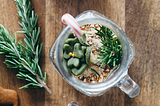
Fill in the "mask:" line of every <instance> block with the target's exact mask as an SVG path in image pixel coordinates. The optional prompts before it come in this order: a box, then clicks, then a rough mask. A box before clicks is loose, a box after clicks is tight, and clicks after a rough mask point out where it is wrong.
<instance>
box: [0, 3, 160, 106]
mask: <svg viewBox="0 0 160 106" xmlns="http://www.w3.org/2000/svg"><path fill="white" fill-rule="evenodd" d="M31 2H32V5H33V6H34V9H35V13H37V14H38V16H39V19H38V26H40V27H41V35H40V36H41V37H40V38H41V41H42V42H43V43H44V48H43V53H42V59H41V61H40V62H41V63H40V64H41V67H42V70H43V72H44V71H47V85H48V86H49V88H50V89H51V90H52V91H53V93H52V94H51V95H49V94H48V93H47V92H46V91H45V90H44V89H22V90H19V89H18V88H19V87H20V86H23V85H24V84H26V82H25V81H22V80H19V79H17V78H16V73H17V70H13V69H8V68H7V67H6V65H5V64H3V61H4V56H2V55H1V56H0V67H1V71H0V86H2V87H4V88H10V89H14V90H16V91H17V92H18V95H19V106H67V104H68V103H69V102H71V101H74V102H77V103H78V104H79V105H80V106H159V105H160V90H159V88H160V71H159V70H160V61H159V58H160V49H159V48H160V45H159V43H160V21H159V19H160V6H159V5H160V1H159V0H132V1H131V0H92V1H90V0H31ZM0 4H1V5H0V13H1V16H0V24H3V25H4V26H5V27H6V28H7V29H8V30H9V31H11V30H12V31H13V32H15V31H17V30H21V28H20V26H19V25H18V21H20V20H19V19H18V17H17V16H16V14H17V11H16V6H15V2H14V1H13V0H0ZM85 10H95V11H98V12H100V13H102V14H104V15H105V16H107V17H109V18H110V19H111V20H112V21H114V22H115V23H116V24H118V25H119V26H120V27H121V28H122V29H123V30H125V32H126V34H127V35H128V36H129V37H130V39H131V40H132V41H133V44H134V45H135V49H136V56H135V60H134V62H133V64H132V65H131V67H130V68H129V75H130V76H131V78H133V80H135V82H137V84H138V85H139V86H140V88H141V92H140V94H139V95H138V96H137V97H136V98H133V99H130V98H129V97H128V96H127V95H125V94H124V93H123V92H122V91H120V90H119V88H112V89H110V90H109V91H107V92H106V93H105V94H103V95H102V96H100V97H94V98H93V97H88V96H86V95H84V94H82V93H80V92H78V91H77V90H75V89H74V88H73V87H71V86H70V85H69V84H67V83H66V82H65V81H64V80H63V79H62V78H61V77H60V75H59V74H58V73H57V72H56V71H55V70H54V68H53V67H52V65H51V63H50V61H49V56H48V55H49V49H50V47H51V45H52V43H53V41H54V40H55V38H56V36H57V35H58V34H59V32H60V31H61V30H62V28H63V27H64V26H63V25H62V24H61V16H62V15H63V14H64V13H70V14H72V15H73V16H76V15H78V14H80V13H81V12H83V11H85ZM23 37H24V36H23V35H22V34H18V39H20V40H23ZM0 106H3V105H0Z"/></svg>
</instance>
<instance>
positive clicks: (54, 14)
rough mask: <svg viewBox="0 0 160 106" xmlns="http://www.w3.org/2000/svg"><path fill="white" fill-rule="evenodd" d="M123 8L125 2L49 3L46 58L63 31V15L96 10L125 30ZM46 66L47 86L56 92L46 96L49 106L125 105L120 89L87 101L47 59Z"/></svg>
mask: <svg viewBox="0 0 160 106" xmlns="http://www.w3.org/2000/svg"><path fill="white" fill-rule="evenodd" d="M97 4H98V5H97ZM124 6H125V1H124V0H105V1H104V0H99V1H98V0H92V2H91V1H89V0H65V1H64V0H47V1H46V24H45V26H46V33H45V34H46V35H45V55H47V56H48V54H49V48H50V47H51V44H52V42H53V41H54V40H55V38H56V36H57V35H58V34H59V32H60V31H61V30H62V28H63V27H64V26H63V25H62V24H61V16H62V15H63V14H64V13H70V14H72V15H73V16H76V15H78V14H80V13H81V12H83V11H85V10H96V11H98V12H100V13H102V14H104V15H106V16H107V17H109V18H110V19H112V20H113V21H114V22H115V23H117V24H118V25H119V26H120V27H121V28H122V29H125V8H124ZM47 56H46V57H47ZM45 63H46V64H45V70H46V71H47V72H48V76H47V78H48V80H47V83H48V85H49V87H50V88H51V90H52V91H53V94H51V95H48V94H47V93H45V105H46V106H53V105H55V106H67V104H68V103H69V102H71V101H74V102H77V103H78V104H79V105H80V106H105V105H109V106H111V105H112V106H118V105H120V106H121V105H123V104H124V99H123V97H124V93H123V92H122V91H120V90H119V89H118V88H112V89H110V90H109V91H108V92H106V93H105V94H104V95H102V96H100V97H96V98H92V97H88V96H86V95H84V94H82V93H80V92H78V91H77V90H75V89H74V88H73V87H71V86H70V85H68V84H67V83H66V82H65V81H64V80H63V79H62V78H61V77H60V75H58V74H57V72H56V71H55V70H54V68H53V67H52V65H51V64H50V62H49V59H48V58H45ZM53 75H54V76H53ZM119 101H120V102H119Z"/></svg>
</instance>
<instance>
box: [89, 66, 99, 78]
mask: <svg viewBox="0 0 160 106" xmlns="http://www.w3.org/2000/svg"><path fill="white" fill-rule="evenodd" d="M90 70H91V71H92V73H93V74H94V75H95V76H96V79H97V75H98V76H99V77H100V75H99V74H98V72H97V71H96V70H94V69H92V68H90Z"/></svg>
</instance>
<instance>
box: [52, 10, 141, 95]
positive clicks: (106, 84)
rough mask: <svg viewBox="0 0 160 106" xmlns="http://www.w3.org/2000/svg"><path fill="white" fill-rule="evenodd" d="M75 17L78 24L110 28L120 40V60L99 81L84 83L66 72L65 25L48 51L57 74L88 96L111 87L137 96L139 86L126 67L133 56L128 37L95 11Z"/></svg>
mask: <svg viewBox="0 0 160 106" xmlns="http://www.w3.org/2000/svg"><path fill="white" fill-rule="evenodd" d="M75 19H76V21H77V22H78V24H79V25H80V26H82V25H85V24H100V25H104V26H106V27H108V28H109V29H111V30H112V31H113V32H114V33H115V34H116V35H117V37H118V38H119V40H120V42H121V45H122V50H123V54H122V62H121V64H120V66H119V67H118V68H116V69H115V70H114V71H112V72H111V73H110V74H109V75H108V78H107V80H105V81H103V82H100V83H94V84H93V83H85V82H82V81H80V80H78V79H77V78H75V77H74V76H73V75H71V74H69V73H67V72H66V71H65V69H64V67H63V64H62V60H63V45H64V42H65V40H66V39H67V37H68V35H69V34H70V33H71V29H70V27H69V26H66V27H65V28H64V29H63V30H62V31H61V32H60V33H59V35H58V36H57V38H56V40H55V41H54V42H53V44H52V47H51V49H50V52H49V58H50V62H51V64H52V65H53V67H54V68H55V70H56V71H57V72H58V73H59V75H60V76H61V77H62V78H63V79H64V80H65V81H66V82H67V83H68V84H70V85H71V86H73V87H74V88H75V89H77V90H78V91H80V92H82V93H84V94H86V95H88V96H100V95H102V94H103V93H105V92H106V91H107V90H108V89H110V88H111V87H119V88H120V89H121V90H122V91H124V92H125V93H126V94H127V95H128V96H129V97H131V98H133V97H135V96H137V95H138V93H139V91H140V88H139V86H138V85H137V84H136V83H135V82H134V81H133V80H132V79H131V78H130V77H129V75H128V68H129V66H130V64H131V63H132V61H133V59H134V56H135V48H134V45H133V43H132V42H131V40H130V39H129V37H128V36H127V35H126V34H125V33H124V32H123V31H122V29H121V28H120V27H119V26H118V25H116V24H115V23H114V22H112V21H111V20H110V19H109V18H107V17H106V16H104V15H102V14H100V13H98V12H96V11H93V10H87V11H84V12H82V13H81V14H79V15H78V16H76V17H75Z"/></svg>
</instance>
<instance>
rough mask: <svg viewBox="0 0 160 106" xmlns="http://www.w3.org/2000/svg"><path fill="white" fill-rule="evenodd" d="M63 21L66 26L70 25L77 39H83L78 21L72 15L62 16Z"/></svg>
mask: <svg viewBox="0 0 160 106" xmlns="http://www.w3.org/2000/svg"><path fill="white" fill-rule="evenodd" d="M61 21H62V23H63V24H65V25H69V26H70V28H71V29H72V30H73V33H74V35H75V37H81V36H82V34H83V33H82V30H81V28H80V26H79V25H78V23H77V21H76V20H75V19H74V18H73V16H71V15H70V14H68V13H66V14H64V15H63V16H62V18H61Z"/></svg>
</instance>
